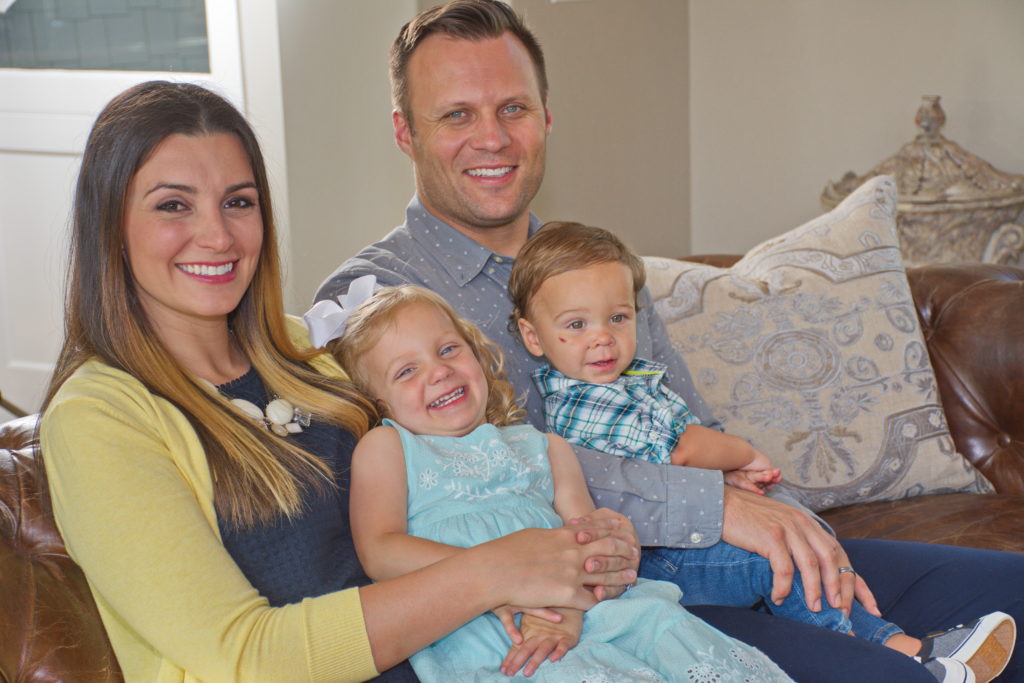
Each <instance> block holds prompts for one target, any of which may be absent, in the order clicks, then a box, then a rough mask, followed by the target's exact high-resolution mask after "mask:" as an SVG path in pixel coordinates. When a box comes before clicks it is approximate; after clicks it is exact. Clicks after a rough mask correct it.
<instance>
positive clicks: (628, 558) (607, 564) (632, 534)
mask: <svg viewBox="0 0 1024 683" xmlns="http://www.w3.org/2000/svg"><path fill="white" fill-rule="evenodd" d="M569 526H570V528H575V529H577V530H578V533H577V534H576V540H577V541H578V542H579V543H589V542H590V541H591V540H593V536H594V534H593V527H595V526H596V527H597V528H600V529H605V530H607V531H608V533H609V535H614V536H615V538H617V539H619V540H620V541H621V542H623V543H625V544H626V547H627V548H628V552H627V554H626V555H620V556H594V557H591V558H589V559H588V560H587V563H586V565H585V567H584V568H585V569H586V570H587V571H588V572H591V573H600V572H605V571H610V570H611V571H614V570H616V569H632V570H633V571H634V572H636V571H637V570H638V569H639V568H640V540H639V539H638V538H637V535H636V529H635V528H633V523H632V522H631V521H629V518H628V517H626V516H625V515H623V514H620V513H618V512H616V511H614V510H610V509H608V508H600V509H598V510H594V511H593V512H592V513H590V514H588V515H585V516H584V517H580V518H577V519H570V520H569ZM633 583H635V579H634V581H631V582H629V583H625V584H621V585H617V586H605V585H594V586H593V590H594V597H596V598H597V599H598V600H607V599H609V598H617V597H619V596H620V595H622V593H623V591H625V590H626V587H627V586H629V585H632V584H633Z"/></svg>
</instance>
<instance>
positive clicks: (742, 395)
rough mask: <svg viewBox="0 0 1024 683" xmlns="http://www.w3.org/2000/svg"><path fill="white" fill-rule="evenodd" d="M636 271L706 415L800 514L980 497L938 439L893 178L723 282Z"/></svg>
mask: <svg viewBox="0 0 1024 683" xmlns="http://www.w3.org/2000/svg"><path fill="white" fill-rule="evenodd" d="M646 263H647V268H648V281H649V285H650V288H651V294H652V295H653V297H654V300H655V307H656V309H657V311H658V313H659V314H660V315H661V317H662V319H663V320H664V321H665V322H666V325H667V326H668V328H669V334H670V336H671V337H672V341H673V344H674V346H675V348H676V349H677V350H678V351H679V352H680V353H681V354H682V355H683V356H684V358H685V359H686V362H687V364H688V365H689V367H690V370H691V372H692V373H693V375H694V379H695V381H696V383H697V387H698V389H699V390H700V391H701V392H702V394H703V395H704V397H705V399H706V400H707V401H708V404H709V406H710V408H711V410H712V412H714V413H715V414H716V415H717V416H718V418H719V419H721V420H722V421H723V423H724V424H725V428H726V431H728V432H730V433H733V434H737V435H739V436H742V437H744V438H747V439H749V440H750V441H751V442H752V443H753V444H754V445H755V446H756V447H757V448H759V449H760V450H762V451H763V452H764V453H765V454H767V455H768V456H769V457H770V458H771V459H772V460H773V462H775V463H776V464H777V465H778V466H779V467H781V468H782V472H783V476H784V478H785V482H784V484H783V486H784V488H785V489H786V490H787V492H788V493H790V494H791V495H793V496H795V497H796V498H797V499H798V500H800V501H801V502H803V503H804V504H805V505H807V506H808V507H810V508H812V509H814V510H825V509H828V508H833V507H839V506H842V505H849V504H852V503H859V502H867V501H879V500H894V499H898V498H906V497H910V496H917V495H921V494H926V493H945V492H954V491H963V492H989V491H991V490H992V487H991V484H990V483H989V482H988V481H987V480H986V479H985V477H984V476H982V475H981V474H980V473H979V472H978V471H977V470H976V469H975V468H974V467H973V466H971V464H970V463H969V462H968V461H967V460H965V459H964V458H963V457H962V456H961V455H960V454H959V453H957V451H956V449H955V447H954V444H953V440H952V438H951V436H950V434H949V430H948V428H947V425H946V419H945V416H944V414H943V410H942V405H941V403H940V398H939V394H938V390H937V387H936V380H935V375H934V373H933V370H932V366H931V363H930V361H929V354H928V349H927V347H926V345H925V340H924V338H923V336H922V334H921V328H920V325H919V323H918V318H917V313H916V309H915V306H914V301H913V299H912V297H911V292H910V288H909V286H908V284H907V278H906V273H905V272H904V269H903V265H902V262H901V260H900V252H899V243H898V238H897V235H896V188H895V184H894V183H893V181H892V179H891V178H888V177H885V176H879V177H876V178H873V179H872V180H870V181H868V182H867V183H865V184H864V186H862V187H861V188H860V189H858V190H857V191H856V192H854V193H852V194H851V195H850V196H849V197H847V199H846V200H845V201H844V202H843V203H841V204H840V205H839V206H837V207H836V208H835V209H833V210H832V211H831V212H829V213H827V214H825V215H823V216H820V217H818V218H817V219H815V220H812V221H810V222H809V223H806V224H804V225H802V226H800V227H798V228H795V229H793V230H791V231H789V232H787V233H785V234H783V235H781V236H779V237H776V238H774V239H772V240H769V241H767V242H764V243H763V244H760V245H758V246H757V247H754V248H753V249H752V250H751V251H749V252H748V253H747V254H746V255H745V256H743V257H742V258H741V259H740V260H739V261H737V262H736V263H735V264H734V265H733V266H731V267H729V268H716V267H713V266H710V265H705V264H700V263H692V262H686V261H677V260H671V259H661V258H648V259H646Z"/></svg>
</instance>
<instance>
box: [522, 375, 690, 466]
mask: <svg viewBox="0 0 1024 683" xmlns="http://www.w3.org/2000/svg"><path fill="white" fill-rule="evenodd" d="M664 375H665V366H664V365H662V364H661V363H655V362H653V361H648V360H643V359H642V358H634V359H633V362H632V363H630V364H629V366H628V367H627V368H626V369H625V370H624V371H623V372H622V374H621V375H620V376H619V378H618V379H616V380H615V381H614V382H609V383H608V384H594V383H591V382H585V381H583V380H578V379H571V378H569V377H566V376H565V375H563V374H562V373H561V372H559V371H558V370H556V369H555V368H553V367H551V365H547V364H545V365H543V366H542V367H540V368H537V369H536V370H534V371H533V381H534V383H535V384H536V385H537V388H538V389H539V390H540V394H541V396H543V397H544V421H545V423H546V424H547V428H548V430H550V431H552V432H554V433H556V434H559V435H561V436H562V437H564V438H565V440H566V441H568V442H569V443H573V444H578V445H580V446H585V447H587V448H592V449H594V450H597V451H602V452H604V453H610V454H612V455H619V456H623V457H627V458H636V459H638V460H647V461H648V462H656V463H669V462H670V461H671V456H672V449H673V448H675V446H676V442H677V441H679V435H680V434H682V433H683V432H684V431H685V430H686V426H687V425H691V424H700V419H698V418H697V416H696V415H694V414H693V413H692V412H691V411H690V408H689V407H688V406H687V405H686V403H684V402H683V399H681V398H680V397H679V396H678V395H677V394H676V393H675V392H673V391H672V390H671V389H669V388H668V387H667V386H665V383H664V382H662V381H661V380H662V377H663V376H664Z"/></svg>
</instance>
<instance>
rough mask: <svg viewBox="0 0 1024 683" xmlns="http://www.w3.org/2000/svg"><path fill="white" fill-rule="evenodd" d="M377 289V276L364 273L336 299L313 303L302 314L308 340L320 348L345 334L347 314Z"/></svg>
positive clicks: (350, 313)
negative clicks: (307, 332) (311, 306)
mask: <svg viewBox="0 0 1024 683" xmlns="http://www.w3.org/2000/svg"><path fill="white" fill-rule="evenodd" d="M377 289H379V287H377V278H376V277H375V276H373V275H364V276H362V277H358V278H356V279H355V280H353V281H352V282H351V283H350V284H349V286H348V292H347V293H345V294H341V295H339V296H338V297H337V301H335V300H334V299H323V300H322V301H317V302H316V303H315V304H313V308H311V309H309V310H308V311H306V313H305V315H303V316H302V322H304V323H305V324H306V329H307V330H309V341H310V342H311V343H312V344H313V346H314V347H316V348H318V349H322V348H323V347H324V346H326V345H327V342H329V341H331V340H332V339H337V338H338V337H340V336H341V335H343V334H345V326H346V325H347V324H348V318H349V316H350V315H352V312H353V311H355V310H356V309H357V308H359V305H360V304H362V303H363V302H364V301H366V300H367V299H369V298H370V297H371V296H373V293H374V292H375V291H376V290H377Z"/></svg>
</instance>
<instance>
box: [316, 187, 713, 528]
mask: <svg viewBox="0 0 1024 683" xmlns="http://www.w3.org/2000/svg"><path fill="white" fill-rule="evenodd" d="M540 225H541V223H540V221H539V220H537V217H536V216H533V215H531V216H530V234H531V235H532V234H533V233H534V232H535V231H536V230H537V229H538V228H539V227H540ZM513 261H514V259H511V258H509V257H507V256H500V255H498V254H495V253H494V252H492V251H491V250H489V249H487V248H486V247H484V246H482V245H480V244H479V243H477V242H475V241H474V240H472V239H470V238H469V237H467V236H465V235H463V234H462V233H460V232H459V231H457V230H455V229H454V228H452V227H451V226H449V225H448V224H446V223H444V222H443V221H440V220H438V219H437V218H435V217H434V216H433V215H431V214H430V213H429V212H428V211H427V210H426V209H424V208H423V205H422V204H421V203H420V201H419V198H418V197H413V199H412V201H411V202H410V203H409V206H408V207H407V208H406V211H405V225H402V226H400V227H398V228H395V229H394V230H392V231H391V233H390V234H388V235H387V236H386V237H385V238H384V239H382V240H381V241H379V242H376V243H375V244H372V245H370V246H368V247H366V248H365V249H363V250H362V251H361V252H359V254H357V255H356V256H354V257H353V258H350V259H349V260H347V261H345V262H344V263H343V264H342V265H341V266H340V267H339V268H338V269H337V270H336V271H334V273H332V274H331V276H330V277H328V278H327V280H325V281H324V283H323V284H322V285H320V288H319V290H317V293H316V297H315V300H316V301H319V300H321V299H328V298H331V297H336V296H338V295H339V294H344V293H345V292H347V291H348V285H349V283H350V282H351V281H352V280H354V279H356V278H358V277H361V276H363V275H367V274H372V275H375V276H376V277H377V282H378V283H379V284H381V285H399V284H416V285H422V286H424V287H427V288H429V289H432V290H434V291H435V292H437V293H438V294H440V295H441V296H443V297H444V298H445V299H446V300H447V301H448V302H449V303H450V304H451V305H452V307H453V308H454V309H455V310H456V311H457V312H458V313H459V315H461V316H463V317H465V318H467V319H469V320H472V321H473V322H475V323H476V324H477V325H478V326H479V327H480V328H481V329H482V330H483V332H484V334H486V335H487V336H488V337H489V338H490V339H491V340H492V341H493V342H495V343H496V344H497V345H498V346H499V347H501V349H502V351H503V352H504V353H505V366H506V369H507V371H508V374H509V379H510V380H511V382H512V385H513V386H514V387H515V389H516V392H517V393H518V394H520V395H525V396H526V398H527V400H526V410H527V414H528V417H529V419H530V422H532V423H533V425H534V426H535V427H536V428H537V429H540V430H542V431H543V430H544V401H543V399H542V398H541V397H540V394H539V393H538V392H537V390H536V389H535V388H534V386H533V382H532V380H531V379H530V373H531V372H533V370H534V369H535V368H536V367H538V366H539V364H540V362H541V361H540V360H538V359H536V358H534V357H533V356H531V355H530V354H529V353H528V352H527V351H526V349H525V348H524V347H523V346H522V344H521V343H520V342H519V341H518V339H516V338H515V337H513V335H512V334H511V333H510V332H509V330H508V321H509V316H510V315H511V314H512V302H511V301H510V300H509V298H508V277H509V274H510V273H511V271H512V263H513ZM636 353H637V356H639V357H641V358H647V359H649V360H653V361H656V362H659V363H664V364H665V365H666V366H667V367H668V371H667V372H666V374H665V379H666V382H667V383H668V386H669V388H671V389H672V390H673V391H675V392H676V393H677V394H679V395H680V396H681V397H682V398H683V400H684V401H686V403H687V405H688V406H689V407H690V410H692V411H693V412H694V414H696V415H697V416H698V417H699V418H700V419H701V422H702V423H703V424H704V425H706V426H708V427H712V428H717V429H720V428H721V425H720V424H719V422H718V421H717V420H715V419H714V417H713V416H712V415H711V414H710V411H709V410H708V407H707V405H706V404H705V403H704V400H703V399H702V398H701V397H700V394H699V393H698V392H697V389H696V388H695V386H694V384H693V380H692V378H691V377H690V372H689V370H687V368H686V365H685V363H684V362H683V359H682V358H680V356H679V354H677V353H676V352H675V351H674V350H673V349H672V346H671V345H670V343H669V341H668V333H667V332H666V330H665V326H664V324H663V323H662V322H661V319H660V318H658V316H657V314H655V313H654V309H653V307H652V306H651V297H650V293H649V292H648V291H647V288H646V287H645V288H644V289H643V291H641V293H640V310H639V311H638V314H637V350H636ZM573 448H574V449H575V451H576V454H577V456H578V457H579V460H580V464H581V465H582V467H583V473H584V476H585V477H586V479H587V485H588V487H589V488H590V493H591V495H592V496H593V497H594V502H595V503H596V504H597V505H598V506H599V507H609V508H612V509H613V510H618V511H619V512H621V513H623V514H624V515H626V516H627V517H629V518H630V519H631V520H632V521H633V525H634V526H635V527H636V531H637V535H638V536H639V538H640V543H641V544H642V545H645V546H667V547H673V548H687V547H705V546H709V545H712V544H713V543H715V542H717V541H718V540H719V539H720V538H721V535H722V506H723V503H722V486H723V483H722V473H721V472H720V471H718V470H707V469H697V468H693V467H676V466H672V465H659V464H654V463H649V462H644V461H640V460H632V459H629V458H622V457H618V456H614V455H608V454H606V453H600V452H598V451H592V450H588V449H585V448H579V447H577V446H574V447H573Z"/></svg>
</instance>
